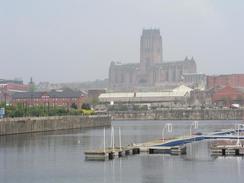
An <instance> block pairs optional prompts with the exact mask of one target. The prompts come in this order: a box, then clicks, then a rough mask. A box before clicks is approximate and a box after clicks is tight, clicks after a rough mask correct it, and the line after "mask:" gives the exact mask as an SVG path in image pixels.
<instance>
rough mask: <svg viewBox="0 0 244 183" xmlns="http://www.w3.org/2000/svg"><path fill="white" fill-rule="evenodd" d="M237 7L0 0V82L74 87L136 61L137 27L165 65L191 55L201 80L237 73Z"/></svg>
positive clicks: (242, 40) (240, 52)
mask: <svg viewBox="0 0 244 183" xmlns="http://www.w3.org/2000/svg"><path fill="white" fill-rule="evenodd" d="M243 9H244V1H243V0H0V78H8V79H11V78H15V77H20V78H22V79H24V81H26V82H27V81H28V80H29V78H30V77H31V76H32V77H33V79H34V81H36V82H39V81H50V82H72V81H75V82H77V81H78V82H79V81H87V80H95V79H104V78H107V77H108V68H109V64H110V62H111V61H112V60H114V61H120V62H123V63H128V62H139V43H140V36H141V33H142V29H143V28H160V31H161V35H162V37H163V55H164V58H163V59H164V60H165V61H174V60H183V59H184V58H185V56H189V57H191V56H193V57H194V58H195V60H196V61H197V64H198V71H199V72H200V73H206V74H213V73H216V74H220V73H244V47H243V44H244V23H243V21H244V20H243V18H244V11H243Z"/></svg>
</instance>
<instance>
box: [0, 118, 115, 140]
mask: <svg viewBox="0 0 244 183" xmlns="http://www.w3.org/2000/svg"><path fill="white" fill-rule="evenodd" d="M104 126H111V117H110V116H108V115H94V116H55V117H23V118H4V119H0V135H10V134H19V133H31V132H45V131H53V130H66V129H76V128H89V127H104Z"/></svg>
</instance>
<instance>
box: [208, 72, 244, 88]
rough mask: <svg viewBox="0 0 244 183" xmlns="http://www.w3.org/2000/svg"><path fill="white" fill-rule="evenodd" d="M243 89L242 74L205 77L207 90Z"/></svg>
mask: <svg viewBox="0 0 244 183" xmlns="http://www.w3.org/2000/svg"><path fill="white" fill-rule="evenodd" d="M225 86H231V87H233V88H238V87H244V74H231V75H219V76H207V88H208V89H210V88H223V87H225Z"/></svg>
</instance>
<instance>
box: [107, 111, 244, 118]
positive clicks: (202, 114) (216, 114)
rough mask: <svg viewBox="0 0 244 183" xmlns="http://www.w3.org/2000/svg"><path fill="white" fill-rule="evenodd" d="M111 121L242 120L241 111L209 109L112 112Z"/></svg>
mask: <svg viewBox="0 0 244 183" xmlns="http://www.w3.org/2000/svg"><path fill="white" fill-rule="evenodd" d="M110 115H111V116H112V119H113V120H242V119H243V116H244V112H243V110H239V109H238V110H237V109H211V110H186V109H168V110H160V111H159V110H156V111H152V110H150V111H113V112H110Z"/></svg>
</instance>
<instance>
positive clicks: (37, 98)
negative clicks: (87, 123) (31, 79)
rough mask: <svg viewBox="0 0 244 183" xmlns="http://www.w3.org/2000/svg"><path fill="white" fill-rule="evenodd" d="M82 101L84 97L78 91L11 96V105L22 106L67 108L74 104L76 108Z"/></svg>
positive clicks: (24, 93) (19, 93) (29, 93)
mask: <svg viewBox="0 0 244 183" xmlns="http://www.w3.org/2000/svg"><path fill="white" fill-rule="evenodd" d="M83 101H84V95H83V93H81V92H80V91H73V90H60V91H59V90H52V91H50V92H17V93H15V94H13V95H12V104H13V105H16V104H19V103H20V104H24V105H27V106H42V105H46V106H62V107H67V108H69V107H70V106H71V105H72V104H76V106H77V107H78V108H80V107H81V104H82V103H83Z"/></svg>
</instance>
